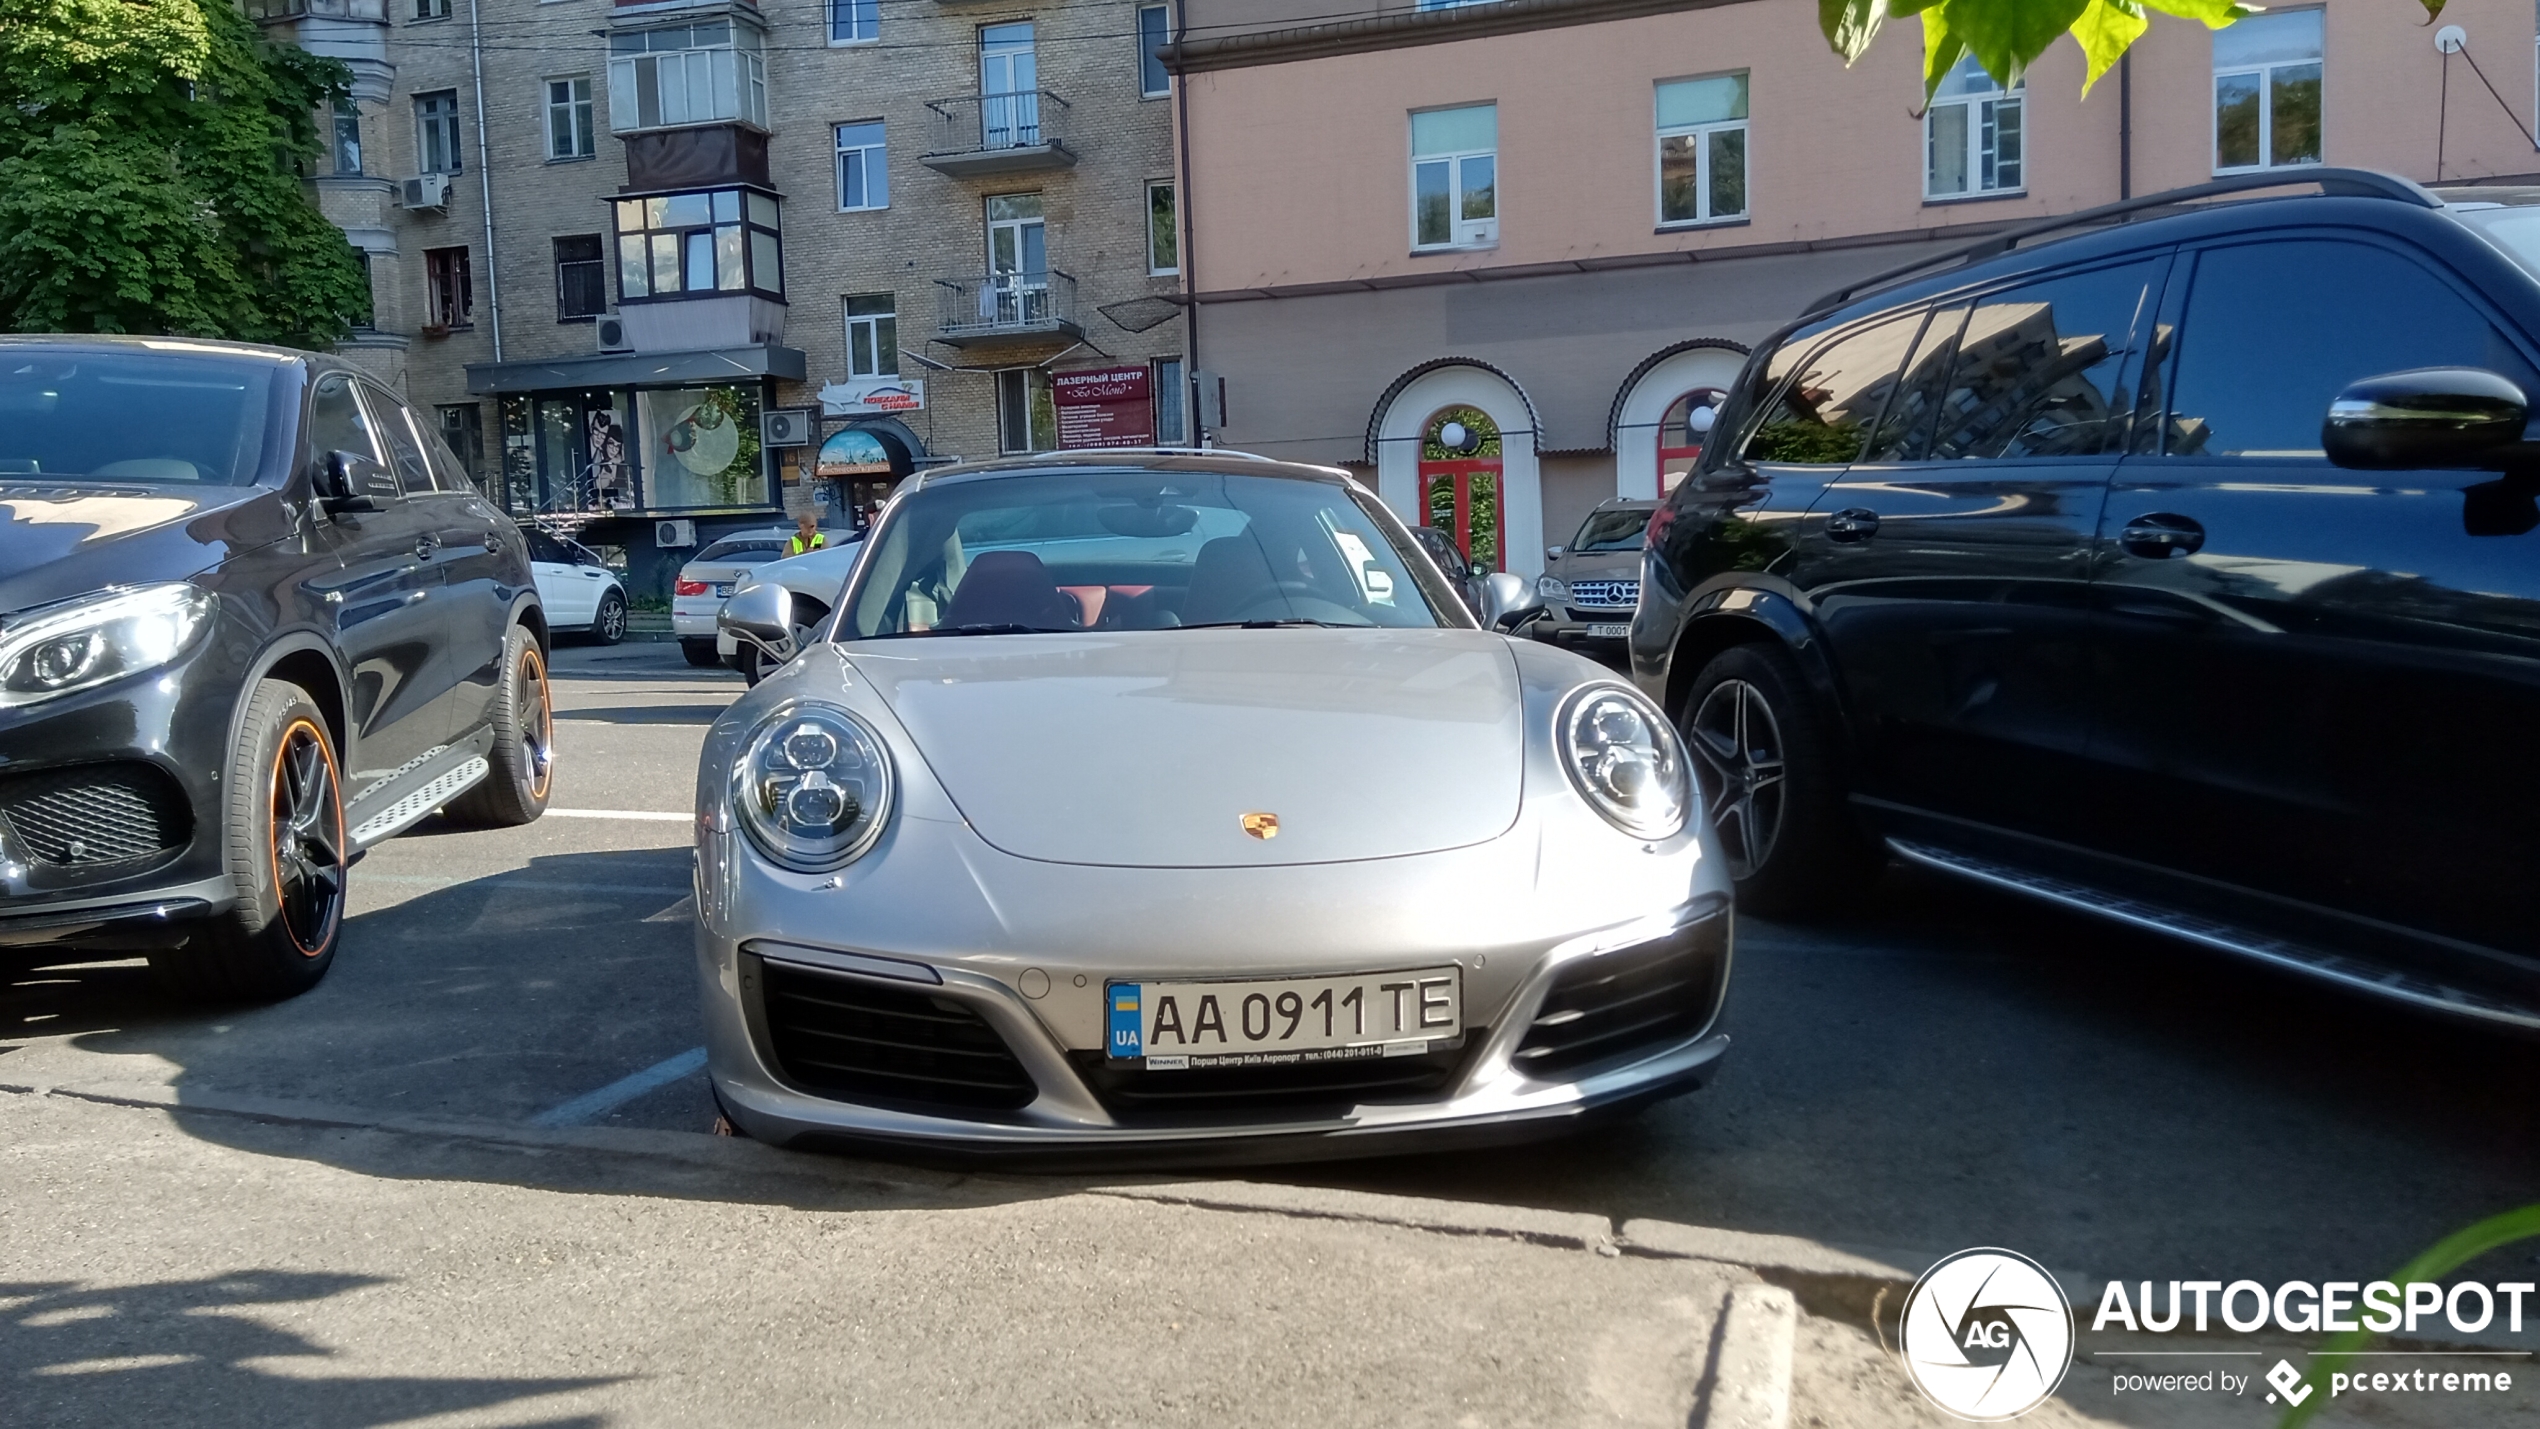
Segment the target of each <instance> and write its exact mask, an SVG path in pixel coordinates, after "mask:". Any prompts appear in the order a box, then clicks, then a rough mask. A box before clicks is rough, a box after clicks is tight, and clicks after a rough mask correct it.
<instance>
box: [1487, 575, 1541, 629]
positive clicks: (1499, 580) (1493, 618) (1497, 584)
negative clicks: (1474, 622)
mask: <svg viewBox="0 0 2540 1429" xmlns="http://www.w3.org/2000/svg"><path fill="white" fill-rule="evenodd" d="M1541 609H1543V597H1542V596H1540V595H1537V594H1535V588H1534V586H1533V584H1532V583H1531V582H1529V581H1528V580H1527V579H1526V578H1525V577H1524V576H1512V575H1510V574H1509V573H1508V572H1506V571H1493V572H1491V573H1490V574H1489V575H1487V576H1484V577H1483V578H1482V611H1481V614H1482V624H1484V625H1486V626H1489V627H1490V628H1491V629H1493V630H1514V629H1516V628H1517V627H1518V626H1520V625H1522V624H1524V623H1525V620H1526V617H1527V616H1529V615H1532V614H1534V613H1535V612H1536V611H1539V610H1541Z"/></svg>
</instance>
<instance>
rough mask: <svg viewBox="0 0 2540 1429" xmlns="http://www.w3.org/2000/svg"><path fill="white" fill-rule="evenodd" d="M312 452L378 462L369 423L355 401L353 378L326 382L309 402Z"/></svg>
mask: <svg viewBox="0 0 2540 1429" xmlns="http://www.w3.org/2000/svg"><path fill="white" fill-rule="evenodd" d="M309 450H311V451H318V452H350V453H352V454H353V455H354V456H357V457H361V458H363V459H365V460H367V461H374V462H375V461H377V460H379V444H378V443H377V442H375V441H373V440H371V435H370V419H369V418H368V417H366V416H364V415H362V409H361V404H360V403H359V402H356V401H355V400H354V399H353V383H352V379H351V378H348V377H329V378H326V379H324V380H323V381H321V382H319V383H318V389H317V392H316V394H315V395H313V396H312V397H310V398H309Z"/></svg>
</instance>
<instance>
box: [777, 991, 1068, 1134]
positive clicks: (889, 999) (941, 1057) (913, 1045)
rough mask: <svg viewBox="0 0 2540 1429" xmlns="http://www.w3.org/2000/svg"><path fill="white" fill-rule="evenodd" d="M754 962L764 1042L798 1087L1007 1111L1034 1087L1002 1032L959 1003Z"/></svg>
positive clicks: (864, 1098)
mask: <svg viewBox="0 0 2540 1429" xmlns="http://www.w3.org/2000/svg"><path fill="white" fill-rule="evenodd" d="M759 968H760V974H759V976H760V985H761V986H762V987H763V988H765V989H766V993H765V997H766V1002H765V1007H766V1016H767V1039H768V1043H769V1047H768V1050H769V1052H770V1053H772V1054H773V1056H774V1058H775V1061H776V1065H777V1067H778V1069H779V1070H781V1071H783V1072H784V1074H785V1079H786V1080H787V1081H790V1082H792V1083H793V1084H794V1085H795V1086H797V1087H800V1088H801V1089H803V1090H804V1091H807V1092H811V1093H813V1094H814V1095H817V1096H825V1097H835V1098H837V1099H838V1100H840V1101H856V1102H876V1103H882V1104H886V1105H900V1106H906V1107H909V1108H911V1109H914V1110H921V1111H922V1110H926V1109H929V1108H938V1107H960V1108H965V1109H989V1110H1000V1111H1011V1110H1013V1109H1014V1108H1016V1107H1020V1106H1023V1105H1025V1104H1026V1103H1028V1102H1030V1101H1031V1100H1032V1098H1033V1097H1035V1096H1037V1095H1039V1094H1040V1089H1039V1088H1038V1087H1037V1086H1035V1085H1034V1084H1033V1082H1032V1078H1031V1075H1030V1074H1029V1073H1027V1072H1025V1071H1024V1070H1023V1064H1022V1063H1021V1062H1019V1061H1016V1060H1015V1057H1014V1053H1013V1051H1012V1050H1011V1049H1009V1048H1008V1047H1007V1046H1006V1045H1005V1039H1004V1038H1003V1037H1000V1036H998V1035H997V1030H996V1029H995V1028H994V1027H991V1026H989V1025H988V1022H987V1019H985V1018H983V1017H981V1016H980V1015H979V1014H978V1013H977V1012H975V1011H973V1010H972V1009H971V1008H970V1006H969V1005H968V1004H967V1003H964V1002H961V1001H959V1000H957V999H955V998H950V997H946V996H944V995H943V994H941V993H937V992H931V991H927V990H924V989H921V988H919V987H916V986H914V985H911V986H909V987H906V988H899V987H886V986H884V985H882V984H880V983H875V982H868V981H866V980H864V979H862V978H850V977H832V976H830V975H829V974H826V973H820V972H813V971H810V970H808V969H804V968H798V967H793V966H789V965H787V964H784V963H775V962H766V961H761V962H760V964H759Z"/></svg>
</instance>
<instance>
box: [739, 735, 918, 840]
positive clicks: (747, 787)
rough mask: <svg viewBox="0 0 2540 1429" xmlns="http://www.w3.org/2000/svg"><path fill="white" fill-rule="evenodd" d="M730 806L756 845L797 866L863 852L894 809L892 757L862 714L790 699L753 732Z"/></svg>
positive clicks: (880, 830)
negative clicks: (892, 799) (791, 701)
mask: <svg viewBox="0 0 2540 1429" xmlns="http://www.w3.org/2000/svg"><path fill="white" fill-rule="evenodd" d="M732 784H733V787H732V805H733V808H734V810H735V811H736V812H737V813H739V815H740V818H741V827H742V828H743V830H745V831H746V832H747V833H748V834H749V836H750V842H752V843H754V844H756V845H757V846H758V850H759V852H761V853H763V854H765V855H767V856H768V857H769V858H770V859H773V860H774V861H776V862H777V863H779V864H781V865H783V866H784V867H786V868H790V869H792V870H794V871H795V872H797V873H827V872H829V871H830V870H832V869H835V868H842V867H844V866H846V865H847V864H850V863H853V862H854V861H855V860H857V859H858V858H861V857H863V856H864V854H865V851H866V850H868V849H870V848H872V847H873V843H874V840H876V839H878V838H880V837H881V836H882V825H883V824H884V823H885V822H886V821H887V820H889V818H890V816H891V792H892V781H891V757H890V755H889V754H887V753H885V752H884V751H883V749H882V741H881V739H880V738H879V737H878V736H876V735H875V734H874V733H873V731H871V730H870V729H867V728H866V727H865V725H864V722H863V721H862V720H859V719H857V718H856V717H855V716H854V715H851V714H849V713H847V712H846V711H845V710H842V709H838V708H836V707H835V706H831V705H820V704H796V705H788V706H786V707H785V708H783V709H781V710H778V711H777V712H776V713H774V714H772V715H770V716H768V717H767V719H766V720H764V721H763V722H761V723H760V725H759V727H758V729H757V730H756V731H755V732H753V733H752V734H751V736H750V745H749V752H748V753H747V754H746V755H744V756H743V757H742V760H741V766H740V768H739V769H737V770H735V771H734V772H733V780H732Z"/></svg>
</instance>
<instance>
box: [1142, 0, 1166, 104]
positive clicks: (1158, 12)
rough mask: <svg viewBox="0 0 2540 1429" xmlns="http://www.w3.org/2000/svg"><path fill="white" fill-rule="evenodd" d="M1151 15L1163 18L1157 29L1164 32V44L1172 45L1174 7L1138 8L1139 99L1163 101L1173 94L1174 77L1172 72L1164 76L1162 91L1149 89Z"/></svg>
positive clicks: (1143, 6)
mask: <svg viewBox="0 0 2540 1429" xmlns="http://www.w3.org/2000/svg"><path fill="white" fill-rule="evenodd" d="M1149 15H1155V16H1158V17H1160V18H1161V20H1162V23H1161V24H1159V25H1158V26H1157V28H1158V29H1159V30H1161V31H1162V32H1163V36H1164V42H1165V43H1166V44H1171V43H1172V42H1173V7H1172V6H1170V5H1141V6H1139V7H1138V97H1139V98H1140V99H1163V98H1166V97H1168V96H1170V95H1171V94H1172V93H1173V76H1172V74H1171V73H1170V72H1168V73H1166V74H1165V76H1164V87H1163V88H1162V89H1149V88H1147V61H1148V57H1149V52H1148V50H1147V16H1149ZM1158 67H1159V68H1161V66H1158Z"/></svg>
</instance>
